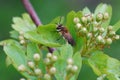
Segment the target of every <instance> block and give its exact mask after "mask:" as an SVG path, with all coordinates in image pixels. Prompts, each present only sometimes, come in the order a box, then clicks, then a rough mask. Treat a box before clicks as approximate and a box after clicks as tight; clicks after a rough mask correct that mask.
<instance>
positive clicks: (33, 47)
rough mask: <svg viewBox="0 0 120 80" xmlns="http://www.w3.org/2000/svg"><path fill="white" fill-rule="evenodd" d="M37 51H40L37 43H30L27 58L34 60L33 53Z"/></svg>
mask: <svg viewBox="0 0 120 80" xmlns="http://www.w3.org/2000/svg"><path fill="white" fill-rule="evenodd" d="M35 53H40V49H39V47H38V45H37V44H36V43H31V42H30V43H28V45H27V58H28V59H29V60H33V55H34V54H35Z"/></svg>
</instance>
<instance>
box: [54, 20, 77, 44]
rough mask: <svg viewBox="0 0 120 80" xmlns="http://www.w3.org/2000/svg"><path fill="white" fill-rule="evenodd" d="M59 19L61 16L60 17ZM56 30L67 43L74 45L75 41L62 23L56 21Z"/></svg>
mask: <svg viewBox="0 0 120 80" xmlns="http://www.w3.org/2000/svg"><path fill="white" fill-rule="evenodd" d="M60 21H61V18H60ZM56 29H57V31H58V32H60V34H61V35H62V36H63V37H64V38H65V39H66V40H67V41H68V43H69V44H71V45H72V46H74V45H75V41H74V40H73V38H72V36H71V34H70V33H69V31H68V29H67V28H66V27H65V26H63V24H60V22H59V23H57V28H56Z"/></svg>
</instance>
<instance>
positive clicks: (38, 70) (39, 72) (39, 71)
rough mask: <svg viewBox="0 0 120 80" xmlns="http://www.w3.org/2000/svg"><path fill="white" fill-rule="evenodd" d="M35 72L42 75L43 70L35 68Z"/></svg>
mask: <svg viewBox="0 0 120 80" xmlns="http://www.w3.org/2000/svg"><path fill="white" fill-rule="evenodd" d="M34 73H35V74H36V75H41V74H42V71H41V70H40V69H35V70H34Z"/></svg>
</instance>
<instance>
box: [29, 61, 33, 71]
mask: <svg viewBox="0 0 120 80" xmlns="http://www.w3.org/2000/svg"><path fill="white" fill-rule="evenodd" d="M28 66H29V67H30V68H32V69H34V67H35V64H34V62H32V61H30V62H28Z"/></svg>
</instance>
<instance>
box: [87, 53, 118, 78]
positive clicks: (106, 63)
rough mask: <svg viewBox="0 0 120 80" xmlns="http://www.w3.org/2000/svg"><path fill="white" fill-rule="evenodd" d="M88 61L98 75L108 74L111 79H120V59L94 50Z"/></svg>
mask: <svg viewBox="0 0 120 80" xmlns="http://www.w3.org/2000/svg"><path fill="white" fill-rule="evenodd" d="M88 62H89V65H90V66H91V67H92V69H93V71H94V72H95V73H96V74H97V75H98V76H100V75H102V74H106V75H107V78H108V79H109V80H120V61H118V60H117V59H114V58H112V57H109V56H108V55H106V54H104V53H103V52H100V51H97V52H93V54H92V56H91V57H90V58H89V59H88Z"/></svg>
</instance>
